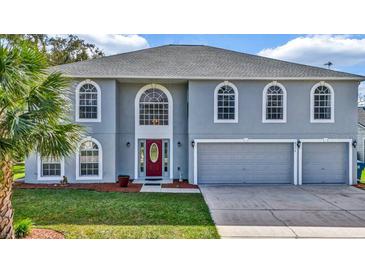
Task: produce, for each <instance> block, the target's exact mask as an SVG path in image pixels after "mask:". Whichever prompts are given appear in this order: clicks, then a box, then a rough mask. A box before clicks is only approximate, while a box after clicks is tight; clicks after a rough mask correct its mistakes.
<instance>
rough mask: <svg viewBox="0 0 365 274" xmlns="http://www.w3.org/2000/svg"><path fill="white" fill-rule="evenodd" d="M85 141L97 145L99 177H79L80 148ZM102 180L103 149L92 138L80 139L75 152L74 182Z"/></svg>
mask: <svg viewBox="0 0 365 274" xmlns="http://www.w3.org/2000/svg"><path fill="white" fill-rule="evenodd" d="M85 141H92V142H94V143H95V144H97V145H98V148H99V175H97V176H81V175H80V146H81V144H82V143H84V142H85ZM101 179H103V148H102V146H101V144H100V142H99V141H98V140H96V139H94V138H92V137H90V136H89V137H86V138H84V139H82V140H81V141H80V142H79V144H78V145H77V151H76V180H101Z"/></svg>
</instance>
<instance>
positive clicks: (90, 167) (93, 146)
mask: <svg viewBox="0 0 365 274" xmlns="http://www.w3.org/2000/svg"><path fill="white" fill-rule="evenodd" d="M102 177H103V150H102V147H101V144H100V142H99V141H98V140H96V139H94V138H91V137H87V138H85V139H83V140H82V141H81V142H80V143H79V146H78V149H77V154H76V179H77V180H89V179H102Z"/></svg>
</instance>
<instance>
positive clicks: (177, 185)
mask: <svg viewBox="0 0 365 274" xmlns="http://www.w3.org/2000/svg"><path fill="white" fill-rule="evenodd" d="M161 187H162V188H195V189H199V187H198V186H197V185H192V184H189V183H188V182H179V181H174V182H173V183H172V184H163V185H161Z"/></svg>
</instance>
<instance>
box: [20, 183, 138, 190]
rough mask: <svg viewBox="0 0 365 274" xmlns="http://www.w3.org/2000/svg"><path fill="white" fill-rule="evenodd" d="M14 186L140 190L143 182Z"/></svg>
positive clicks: (23, 185) (26, 187) (23, 187)
mask: <svg viewBox="0 0 365 274" xmlns="http://www.w3.org/2000/svg"><path fill="white" fill-rule="evenodd" d="M14 188H17V189H84V190H95V191H100V192H139V191H140V190H141V188H142V185H141V184H133V183H129V184H128V187H120V186H119V184H118V183H84V184H80V183H77V184H76V183H75V184H74V183H70V184H67V185H61V184H27V183H15V184H14Z"/></svg>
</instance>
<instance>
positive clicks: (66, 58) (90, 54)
mask: <svg viewBox="0 0 365 274" xmlns="http://www.w3.org/2000/svg"><path fill="white" fill-rule="evenodd" d="M0 40H4V41H5V42H6V43H7V44H10V45H16V44H19V43H21V42H24V41H27V42H29V45H32V46H34V47H37V48H38V49H39V50H40V51H41V52H43V53H45V54H46V55H47V59H48V64H49V65H50V66H56V65H62V64H67V63H73V62H77V61H84V60H89V59H94V58H98V57H101V56H104V52H103V51H102V50H101V49H99V48H98V47H96V46H95V45H94V44H91V43H87V42H85V41H84V40H82V39H80V38H79V37H78V36H77V35H72V34H69V35H67V36H49V35H46V34H0Z"/></svg>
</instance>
